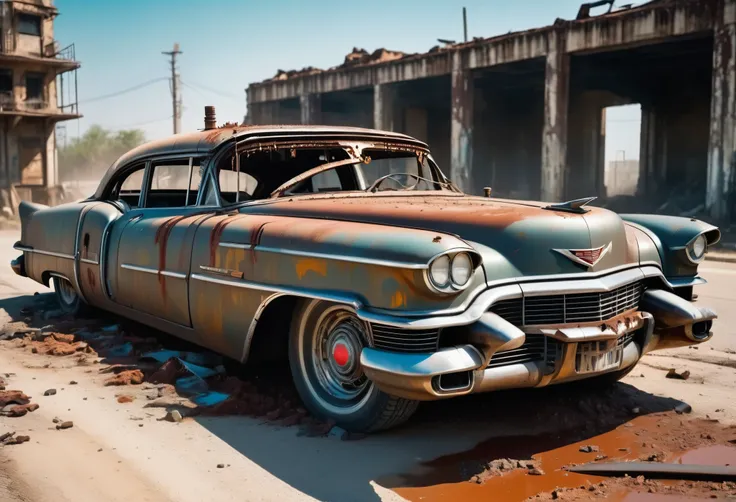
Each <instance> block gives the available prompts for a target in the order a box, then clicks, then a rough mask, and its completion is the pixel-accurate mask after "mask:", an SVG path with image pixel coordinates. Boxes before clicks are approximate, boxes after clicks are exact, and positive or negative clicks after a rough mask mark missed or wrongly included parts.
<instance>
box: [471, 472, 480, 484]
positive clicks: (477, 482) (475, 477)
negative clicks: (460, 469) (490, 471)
mask: <svg viewBox="0 0 736 502" xmlns="http://www.w3.org/2000/svg"><path fill="white" fill-rule="evenodd" d="M470 482H471V483H475V484H476V485H479V484H481V483H482V481H481V479H480V476H478V475H477V474H476V475H475V476H473V477H472V478H470Z"/></svg>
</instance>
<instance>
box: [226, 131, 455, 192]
mask: <svg viewBox="0 0 736 502" xmlns="http://www.w3.org/2000/svg"><path fill="white" fill-rule="evenodd" d="M352 145H355V146H352ZM238 157H239V160H240V161H239V163H238V162H233V161H232V157H231V158H224V159H223V160H222V161H221V162H220V165H219V169H218V177H219V181H220V183H219V185H220V190H221V196H222V199H223V200H224V202H226V203H227V202H230V203H234V202H236V201H237V202H243V201H249V200H258V199H266V198H273V197H282V196H293V195H300V194H310V193H332V192H346V191H364V190H371V191H373V192H384V191H397V190H433V191H434V190H451V191H455V190H457V189H456V188H454V187H453V186H452V185H451V184H450V183H449V182H447V181H446V179H445V178H444V176H443V175H442V173H441V172H440V171H439V169H438V168H437V166H436V165H435V164H434V163H433V162H432V161H431V159H430V158H429V157H428V154H427V152H426V151H422V150H417V149H413V148H412V149H409V148H406V147H401V146H393V145H391V146H388V147H386V146H383V145H381V147H380V148H379V147H376V146H375V145H365V147H363V148H361V145H356V144H355V143H351V144H350V145H335V144H334V143H333V144H332V145H329V146H327V147H321V148H320V147H316V146H314V145H309V146H305V147H303V148H298V147H297V148H294V147H290V148H272V149H269V150H265V149H264V150H256V151H253V150H250V151H245V152H242V153H240V154H239V156H238ZM238 177H239V178H241V183H240V185H239V186H240V191H239V193H236V192H238V189H237V188H233V186H235V185H233V183H229V184H227V183H225V182H224V180H225V178H228V179H229V178H233V179H237V178H238ZM231 185H232V186H231ZM236 185H237V184H236ZM246 186H247V187H248V188H247V189H246Z"/></svg>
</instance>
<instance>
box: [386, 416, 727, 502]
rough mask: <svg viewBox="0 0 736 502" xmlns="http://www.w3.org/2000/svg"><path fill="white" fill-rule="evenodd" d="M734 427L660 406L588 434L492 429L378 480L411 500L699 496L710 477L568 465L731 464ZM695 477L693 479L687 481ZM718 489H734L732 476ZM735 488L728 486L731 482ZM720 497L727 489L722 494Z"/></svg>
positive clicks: (632, 501)
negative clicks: (613, 472)
mask: <svg viewBox="0 0 736 502" xmlns="http://www.w3.org/2000/svg"><path fill="white" fill-rule="evenodd" d="M733 437H736V430H734V429H725V428H723V427H722V426H721V425H720V424H718V423H717V422H715V421H707V420H690V421H688V420H683V419H682V418H681V417H680V416H678V415H675V414H670V413H662V414H656V415H649V416H641V417H637V418H635V419H634V420H632V421H630V422H628V423H624V424H622V425H620V426H618V427H615V428H612V429H611V430H610V431H608V432H605V433H602V434H598V435H594V436H590V435H588V436H587V437H586V436H585V435H584V434H583V433H581V432H579V431H576V430H573V431H568V432H565V433H557V434H545V435H539V436H508V437H497V438H492V439H489V440H487V441H484V442H482V443H480V444H478V445H477V446H476V447H474V448H473V449H472V450H469V451H465V452H462V453H457V454H453V455H448V456H444V457H440V458H437V459H435V460H432V461H429V462H425V463H423V464H421V465H420V466H418V467H417V469H416V470H415V471H413V472H409V473H404V474H401V475H399V476H395V477H392V478H390V479H383V480H379V483H380V484H382V485H383V486H387V487H390V488H392V489H393V490H395V491H396V492H397V493H398V494H399V495H401V496H402V497H404V498H406V499H407V500H410V501H420V500H421V501H422V502H431V501H441V500H442V501H445V500H462V501H476V500H478V501H480V500H483V501H488V500H498V501H510V502H512V501H521V500H527V499H529V498H530V497H531V498H534V499H535V500H536V499H541V500H546V499H548V500H558V499H559V500H590V499H606V500H616V501H626V502H638V501H642V502H657V501H660V500H661V501H666V502H673V501H676V500H703V498H710V495H707V496H704V493H703V490H705V492H707V493H709V490H711V487H710V485H712V483H711V484H708V483H689V482H682V481H654V480H645V479H644V478H643V477H638V478H637V477H633V478H610V477H600V476H591V475H586V474H577V473H572V472H568V471H567V470H565V467H569V466H572V465H575V464H584V463H588V462H621V461H635V460H637V461H657V462H677V463H699V464H707V465H736V445H733V444H729V443H728V441H729V439H733ZM691 485H692V486H691ZM722 488H723V490H722V491H721V490H719V491H716V492H714V493H716V494H723V496H727V494H728V493H729V492H732V493H733V494H734V496H736V484H727V485H723V487H722ZM731 488H732V489H731ZM724 498H725V497H724Z"/></svg>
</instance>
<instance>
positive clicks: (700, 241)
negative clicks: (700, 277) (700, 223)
mask: <svg viewBox="0 0 736 502" xmlns="http://www.w3.org/2000/svg"><path fill="white" fill-rule="evenodd" d="M707 244H708V243H707V241H706V240H705V236H704V235H698V236H697V237H696V238H695V240H694V241H692V242H691V243H690V244H688V246H687V255H688V258H690V260H692V261H694V262H699V261H700V260H702V259H703V256H704V255H705V248H706V246H707Z"/></svg>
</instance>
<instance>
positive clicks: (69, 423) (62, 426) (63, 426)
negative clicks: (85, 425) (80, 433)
mask: <svg viewBox="0 0 736 502" xmlns="http://www.w3.org/2000/svg"><path fill="white" fill-rule="evenodd" d="M72 427H74V422H72V421H71V420H67V421H66V422H61V423H60V424H59V425H57V426H56V429H57V430H64V429H71V428H72Z"/></svg>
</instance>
